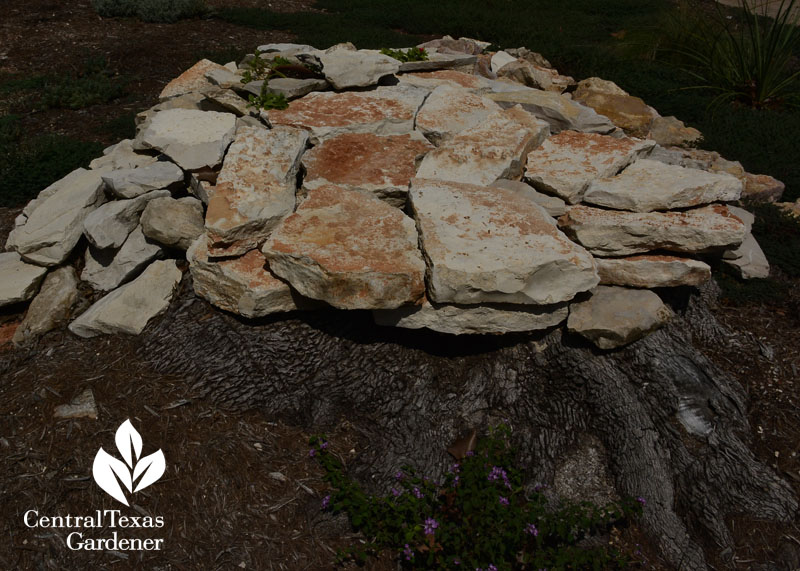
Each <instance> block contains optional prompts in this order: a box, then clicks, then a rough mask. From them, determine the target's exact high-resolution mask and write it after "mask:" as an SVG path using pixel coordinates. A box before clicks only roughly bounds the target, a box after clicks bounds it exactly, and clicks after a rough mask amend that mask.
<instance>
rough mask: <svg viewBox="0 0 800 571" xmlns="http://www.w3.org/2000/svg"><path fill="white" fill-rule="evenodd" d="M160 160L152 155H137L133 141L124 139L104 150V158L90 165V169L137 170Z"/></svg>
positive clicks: (105, 170) (108, 170)
mask: <svg viewBox="0 0 800 571" xmlns="http://www.w3.org/2000/svg"><path fill="white" fill-rule="evenodd" d="M157 160H158V159H157V158H156V157H154V156H152V155H146V154H142V153H137V152H136V151H134V150H133V139H123V140H122V141H120V142H119V143H117V144H116V145H111V146H110V147H106V148H105V149H104V150H103V156H102V157H97V158H96V159H94V160H93V161H92V162H90V163H89V168H90V169H92V170H97V171H104V172H110V171H113V170H117V169H135V168H139V167H146V166H147V165H151V164H153V163H154V162H156V161H157Z"/></svg>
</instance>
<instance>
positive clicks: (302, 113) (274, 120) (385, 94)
mask: <svg viewBox="0 0 800 571" xmlns="http://www.w3.org/2000/svg"><path fill="white" fill-rule="evenodd" d="M427 94H428V90H426V89H421V88H418V87H413V86H408V85H406V86H403V85H398V86H394V87H378V88H377V89H374V90H372V91H346V92H342V93H334V92H330V91H326V92H317V93H310V94H308V95H306V96H305V97H303V98H301V99H296V100H294V101H292V102H291V103H290V104H289V108H288V109H283V110H277V109H273V110H270V111H264V112H263V115H265V116H266V118H267V119H268V120H269V122H270V124H272V125H289V126H292V127H298V128H301V129H306V130H308V131H310V132H311V133H310V134H311V141H312V142H314V143H316V141H317V140H319V139H323V138H326V137H332V136H335V135H341V134H342V133H375V134H377V135H400V134H403V133H410V132H411V131H413V130H414V118H415V117H416V115H417V110H418V109H419V107H420V105H422V102H423V101H424V100H425V96H426V95H427Z"/></svg>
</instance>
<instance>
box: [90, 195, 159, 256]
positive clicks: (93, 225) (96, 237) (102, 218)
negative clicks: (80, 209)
mask: <svg viewBox="0 0 800 571" xmlns="http://www.w3.org/2000/svg"><path fill="white" fill-rule="evenodd" d="M169 195H170V194H169V191H168V190H154V191H152V192H148V193H146V194H142V195H141V196H139V197H137V198H132V199H130V200H115V201H113V202H106V203H105V204H104V205H102V206H101V207H99V208H98V209H96V210H94V211H93V212H92V213H90V214H89V215H88V216H87V217H86V220H84V221H83V233H84V234H85V235H86V238H88V239H89V242H90V243H91V244H92V245H93V246H94V247H95V248H99V249H101V250H103V249H105V248H119V247H120V246H122V244H124V243H125V240H126V239H127V238H128V235H129V234H130V233H131V232H132V231H133V229H134V228H136V226H138V225H139V216H140V215H141V213H142V211H143V210H144V209H145V207H146V206H147V203H148V202H150V201H151V200H153V199H155V198H161V197H164V196H169Z"/></svg>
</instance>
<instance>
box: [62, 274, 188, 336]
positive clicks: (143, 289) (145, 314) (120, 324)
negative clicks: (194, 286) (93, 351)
mask: <svg viewBox="0 0 800 571" xmlns="http://www.w3.org/2000/svg"><path fill="white" fill-rule="evenodd" d="M181 275H182V274H181V271H180V270H179V269H178V266H177V264H176V263H175V261H174V260H159V261H156V262H153V263H152V264H150V266H149V267H148V268H147V269H146V270H145V271H144V272H143V273H142V275H140V276H139V277H138V278H136V279H135V280H134V281H132V282H131V283H129V284H126V285H124V286H122V287H120V288H118V289H115V290H114V291H112V292H111V293H109V294H108V295H106V296H105V297H103V298H101V299H100V300H99V301H97V302H95V303H94V305H92V306H91V307H90V308H89V309H87V310H86V311H85V312H84V313H82V314H81V315H80V316H79V317H78V318H77V319H76V320H74V321H73V322H72V323H70V324H69V330H70V331H72V332H73V333H74V334H75V335H77V336H78V337H94V336H96V335H101V334H104V333H106V334H117V333H127V334H130V335H138V334H139V333H141V332H142V331H143V330H144V328H145V327H146V326H147V324H148V323H149V322H150V320H151V319H153V318H154V317H156V316H158V315H160V314H162V313H164V312H165V311H166V310H167V308H168V307H169V302H170V301H171V300H172V296H173V294H174V293H175V289H176V287H177V286H178V283H179V282H180V281H181Z"/></svg>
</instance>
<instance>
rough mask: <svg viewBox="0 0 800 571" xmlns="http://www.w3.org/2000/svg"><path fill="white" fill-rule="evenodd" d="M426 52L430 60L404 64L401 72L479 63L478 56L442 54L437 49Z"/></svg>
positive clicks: (450, 67)
mask: <svg viewBox="0 0 800 571" xmlns="http://www.w3.org/2000/svg"><path fill="white" fill-rule="evenodd" d="M426 51H427V53H428V59H426V60H424V61H406V62H402V63H401V64H400V70H399V72H400V73H407V72H411V71H433V70H439V69H452V68H454V67H462V66H466V65H473V64H474V63H475V62H476V61H478V57H477V56H476V55H470V54H453V53H442V52H439V51H437V50H436V49H428V50H426Z"/></svg>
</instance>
